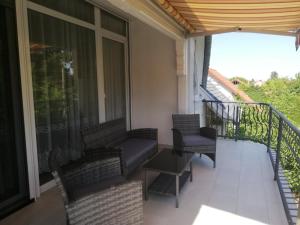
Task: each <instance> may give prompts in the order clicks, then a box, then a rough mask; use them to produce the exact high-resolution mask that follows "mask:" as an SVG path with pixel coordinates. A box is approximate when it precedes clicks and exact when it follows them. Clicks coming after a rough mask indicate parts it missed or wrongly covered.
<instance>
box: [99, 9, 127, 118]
mask: <svg viewBox="0 0 300 225" xmlns="http://www.w3.org/2000/svg"><path fill="white" fill-rule="evenodd" d="M101 27H102V29H103V30H102V31H103V34H102V35H103V37H102V40H101V41H102V54H103V72H104V92H105V118H106V121H109V120H114V119H120V118H124V119H126V105H129V104H127V103H128V102H127V99H128V97H129V96H128V92H127V91H126V86H128V85H126V79H127V76H126V75H127V69H126V68H127V67H126V63H127V56H128V55H127V48H126V46H127V41H128V40H127V33H128V32H127V27H128V26H127V22H126V21H124V20H123V19H121V18H119V17H117V16H115V15H112V14H110V13H108V12H106V11H104V10H101Z"/></svg>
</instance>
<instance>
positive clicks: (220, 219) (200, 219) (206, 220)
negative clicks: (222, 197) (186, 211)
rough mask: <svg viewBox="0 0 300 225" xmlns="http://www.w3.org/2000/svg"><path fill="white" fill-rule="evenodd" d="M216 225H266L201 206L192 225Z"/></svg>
mask: <svg viewBox="0 0 300 225" xmlns="http://www.w3.org/2000/svg"><path fill="white" fill-rule="evenodd" d="M200 224H205V225H216V224H230V225H241V224H243V225H266V224H265V223H262V222H259V221H256V220H253V219H249V218H245V217H242V216H239V215H236V214H233V213H230V212H226V211H223V210H220V209H216V208H212V207H209V206H206V205H203V206H202V207H201V208H200V210H199V212H198V215H197V216H196V218H195V220H194V222H193V225H200Z"/></svg>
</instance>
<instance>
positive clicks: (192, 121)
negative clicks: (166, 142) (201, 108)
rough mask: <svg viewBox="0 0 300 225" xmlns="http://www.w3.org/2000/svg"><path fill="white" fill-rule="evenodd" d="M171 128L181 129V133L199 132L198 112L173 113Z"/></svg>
mask: <svg viewBox="0 0 300 225" xmlns="http://www.w3.org/2000/svg"><path fill="white" fill-rule="evenodd" d="M172 119H173V128H175V129H178V130H180V131H181V133H182V134H183V135H191V134H199V132H200V115H199V114H173V115H172Z"/></svg>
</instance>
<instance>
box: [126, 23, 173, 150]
mask: <svg viewBox="0 0 300 225" xmlns="http://www.w3.org/2000/svg"><path fill="white" fill-rule="evenodd" d="M129 46H130V64H131V71H130V76H131V125H132V128H142V127H151V128H158V134H159V135H158V141H159V144H167V145H171V144H172V132H171V128H172V117H171V116H172V113H176V112H177V109H178V106H177V93H178V92H177V75H176V43H175V41H174V40H173V39H171V38H170V37H168V36H166V35H165V34H163V33H161V32H159V31H158V30H156V29H154V28H152V27H150V26H149V25H147V24H145V23H142V22H141V21H139V20H136V19H134V20H132V21H131V22H130V44H129Z"/></svg>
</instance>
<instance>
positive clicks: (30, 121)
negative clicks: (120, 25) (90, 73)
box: [16, 0, 131, 199]
mask: <svg viewBox="0 0 300 225" xmlns="http://www.w3.org/2000/svg"><path fill="white" fill-rule="evenodd" d="M93 7H94V19H95V21H94V24H92V23H89V22H86V21H83V20H81V19H77V18H75V17H72V16H69V15H66V14H64V13H61V12H58V11H56V10H53V9H49V8H47V7H45V6H42V5H39V4H36V3H34V2H31V1H29V0H16V15H17V32H18V44H19V60H20V76H21V87H22V99H23V111H24V125H25V140H26V153H27V165H28V181H29V192H30V198H31V199H36V198H38V197H39V196H40V193H41V192H43V191H46V190H48V189H49V188H51V187H53V186H54V182H53V181H50V182H48V183H46V184H45V185H42V186H40V181H39V167H38V153H37V141H36V125H35V113H34V112H35V111H34V98H33V86H32V71H31V59H30V46H29V26H28V25H29V24H28V10H29V9H30V10H33V11H36V12H39V13H42V14H45V15H48V16H51V17H54V18H56V19H60V20H62V21H65V22H69V23H72V24H75V25H77V26H81V27H85V28H87V29H90V30H93V31H94V32H95V46H96V67H97V89H98V106H99V123H102V122H105V121H106V119H105V91H104V71H103V50H102V37H106V38H109V39H112V40H115V41H118V42H121V43H123V44H124V54H125V86H126V87H125V88H126V117H127V118H126V121H127V127H128V128H129V127H130V112H131V110H130V108H131V106H130V81H129V65H128V63H129V59H128V57H129V55H128V34H127V36H126V37H125V36H122V35H119V34H116V33H114V32H111V31H109V30H106V29H104V28H102V27H101V10H100V8H99V7H97V6H93ZM104 10H105V9H104ZM113 15H116V14H113ZM120 18H121V17H120ZM121 19H122V20H124V19H123V18H121ZM125 21H126V20H125ZM126 22H127V31H128V26H129V23H128V21H126Z"/></svg>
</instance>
